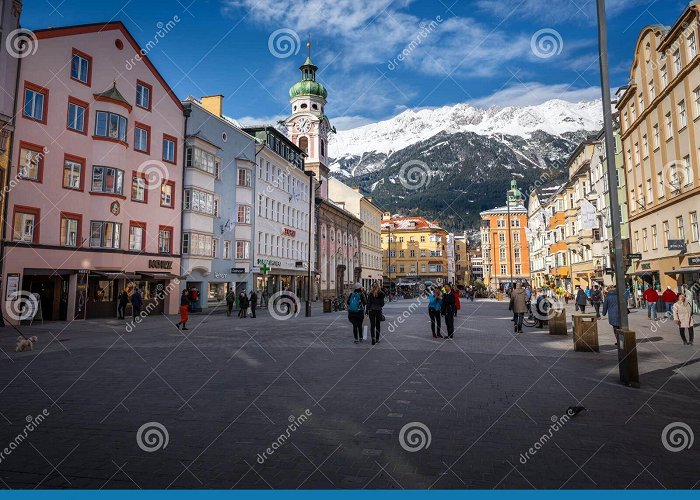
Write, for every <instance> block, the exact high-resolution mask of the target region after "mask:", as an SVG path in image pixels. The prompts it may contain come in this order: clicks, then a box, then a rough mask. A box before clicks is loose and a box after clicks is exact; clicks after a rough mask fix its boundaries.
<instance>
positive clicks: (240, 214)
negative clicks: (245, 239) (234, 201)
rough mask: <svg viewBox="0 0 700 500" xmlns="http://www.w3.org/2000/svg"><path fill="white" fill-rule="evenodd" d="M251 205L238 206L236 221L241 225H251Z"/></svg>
mask: <svg viewBox="0 0 700 500" xmlns="http://www.w3.org/2000/svg"><path fill="white" fill-rule="evenodd" d="M251 210H252V209H251V207H250V205H238V208H237V216H236V221H237V222H238V223H239V224H250V212H251Z"/></svg>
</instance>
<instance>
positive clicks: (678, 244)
mask: <svg viewBox="0 0 700 500" xmlns="http://www.w3.org/2000/svg"><path fill="white" fill-rule="evenodd" d="M668 249H669V250H680V251H681V252H685V241H684V240H668Z"/></svg>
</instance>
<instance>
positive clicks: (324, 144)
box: [321, 139, 326, 156]
mask: <svg viewBox="0 0 700 500" xmlns="http://www.w3.org/2000/svg"><path fill="white" fill-rule="evenodd" d="M321 156H326V141H324V140H323V139H321Z"/></svg>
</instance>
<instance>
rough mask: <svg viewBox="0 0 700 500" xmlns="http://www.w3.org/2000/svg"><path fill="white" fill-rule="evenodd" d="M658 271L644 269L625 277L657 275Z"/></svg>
mask: <svg viewBox="0 0 700 500" xmlns="http://www.w3.org/2000/svg"><path fill="white" fill-rule="evenodd" d="M658 272H659V271H658V269H645V270H644V271H636V272H633V273H627V276H648V275H649V274H653V273H658Z"/></svg>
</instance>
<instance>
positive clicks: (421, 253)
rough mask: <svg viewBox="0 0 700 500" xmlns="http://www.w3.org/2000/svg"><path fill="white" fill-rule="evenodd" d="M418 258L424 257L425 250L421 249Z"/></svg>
mask: <svg viewBox="0 0 700 500" xmlns="http://www.w3.org/2000/svg"><path fill="white" fill-rule="evenodd" d="M420 256H421V257H425V249H422V250H421V251H420Z"/></svg>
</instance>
